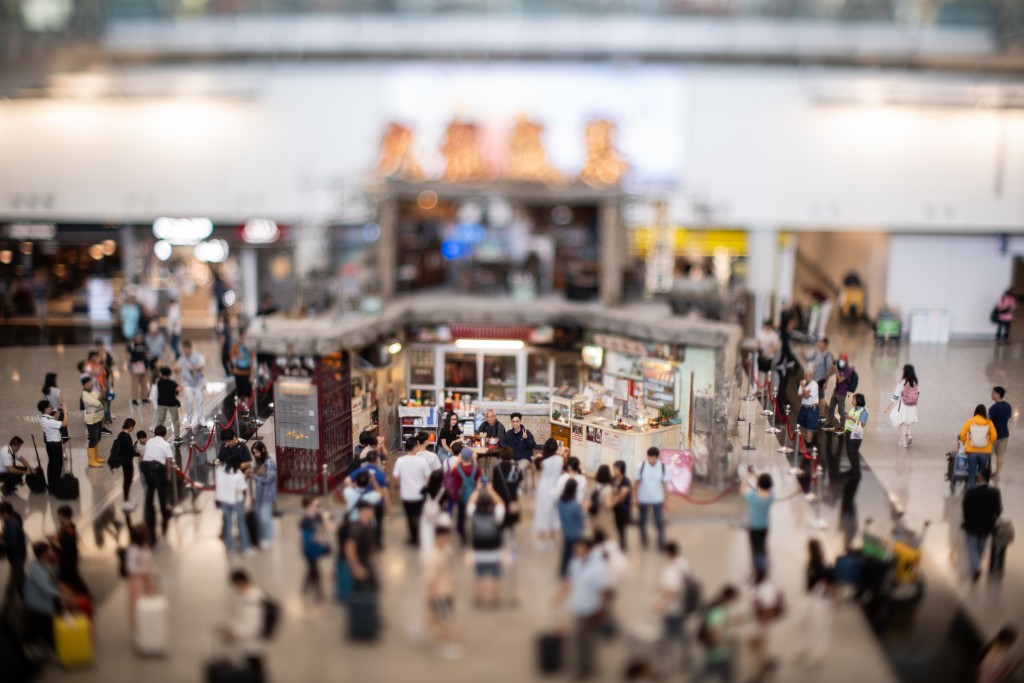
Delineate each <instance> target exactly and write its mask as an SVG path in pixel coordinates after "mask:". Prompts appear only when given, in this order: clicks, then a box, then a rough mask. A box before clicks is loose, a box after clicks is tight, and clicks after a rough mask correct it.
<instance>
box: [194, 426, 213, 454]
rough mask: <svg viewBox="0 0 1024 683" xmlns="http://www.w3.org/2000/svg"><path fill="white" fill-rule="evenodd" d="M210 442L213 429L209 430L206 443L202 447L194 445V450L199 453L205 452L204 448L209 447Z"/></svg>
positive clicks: (211, 441)
mask: <svg viewBox="0 0 1024 683" xmlns="http://www.w3.org/2000/svg"><path fill="white" fill-rule="evenodd" d="M211 443H213V430H212V429H211V430H210V438H209V439H207V440H206V445H205V446H203V447H202V448H200V447H199V446H196V450H197V451H199V452H200V453H205V452H206V449H207V448H209V447H210V444H211Z"/></svg>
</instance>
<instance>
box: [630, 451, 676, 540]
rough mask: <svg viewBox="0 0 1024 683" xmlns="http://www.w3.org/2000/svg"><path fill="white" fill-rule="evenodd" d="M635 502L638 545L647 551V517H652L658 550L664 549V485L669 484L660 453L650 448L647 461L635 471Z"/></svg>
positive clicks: (666, 469)
mask: <svg viewBox="0 0 1024 683" xmlns="http://www.w3.org/2000/svg"><path fill="white" fill-rule="evenodd" d="M634 481H635V482H636V484H635V485H636V502H637V505H638V506H639V508H640V544H641V545H642V546H643V547H644V549H645V550H646V549H647V546H648V543H647V517H648V516H649V515H652V516H653V517H654V528H655V531H657V533H658V550H664V549H665V485H666V484H667V483H668V482H669V472H668V468H667V467H665V463H663V462H661V451H660V450H658V448H657V447H654V446H652V447H651V448H648V449H647V459H646V460H645V461H644V462H642V463H640V466H639V467H637V469H636V479H635V480H634Z"/></svg>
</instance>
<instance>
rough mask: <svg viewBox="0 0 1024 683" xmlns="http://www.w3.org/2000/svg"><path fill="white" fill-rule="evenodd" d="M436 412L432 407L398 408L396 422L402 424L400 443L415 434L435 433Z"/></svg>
mask: <svg viewBox="0 0 1024 683" xmlns="http://www.w3.org/2000/svg"><path fill="white" fill-rule="evenodd" d="M437 413H438V410H437V408H436V407H434V406H399V408H398V420H399V422H401V424H402V443H403V444H404V443H405V440H406V439H407V438H409V437H410V436H414V435H415V434H416V433H417V432H420V431H426V432H430V433H431V434H433V433H434V432H436V431H437V417H438V414H437Z"/></svg>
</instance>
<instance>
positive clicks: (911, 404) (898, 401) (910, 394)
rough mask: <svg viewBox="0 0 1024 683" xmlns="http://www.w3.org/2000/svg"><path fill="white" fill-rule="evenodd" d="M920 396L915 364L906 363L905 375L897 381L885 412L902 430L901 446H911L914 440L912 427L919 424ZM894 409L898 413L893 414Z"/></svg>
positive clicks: (904, 367)
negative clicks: (918, 405) (911, 431)
mask: <svg viewBox="0 0 1024 683" xmlns="http://www.w3.org/2000/svg"><path fill="white" fill-rule="evenodd" d="M920 396H921V390H920V387H919V386H918V383H917V373H916V372H914V366H913V365H909V364H908V365H904V366H903V375H902V376H901V377H900V379H899V381H898V382H896V387H895V388H894V389H893V390H892V399H891V400H890V401H889V405H888V406H886V408H885V414H886V415H889V416H890V419H891V420H892V423H893V424H894V425H896V427H897V428H898V429H899V431H900V440H899V446H900V448H910V444H911V443H912V442H913V441H914V437H913V435H912V434H911V433H910V428H911V426H912V425H915V424H917V402H918V399H919V398H920ZM894 410H895V411H896V414H895V415H892V411H894Z"/></svg>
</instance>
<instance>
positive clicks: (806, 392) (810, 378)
mask: <svg viewBox="0 0 1024 683" xmlns="http://www.w3.org/2000/svg"><path fill="white" fill-rule="evenodd" d="M797 394H799V396H800V413H799V414H798V415H797V418H796V423H797V424H798V425H799V426H800V430H801V432H803V437H804V444H805V445H806V446H807V447H808V448H810V446H811V442H812V440H813V439H814V433H815V432H816V431H818V420H819V417H818V383H817V382H815V381H814V370H813V369H812V368H808V369H807V370H806V371H805V372H804V378H803V379H802V380H800V388H799V389H798V390H797Z"/></svg>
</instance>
